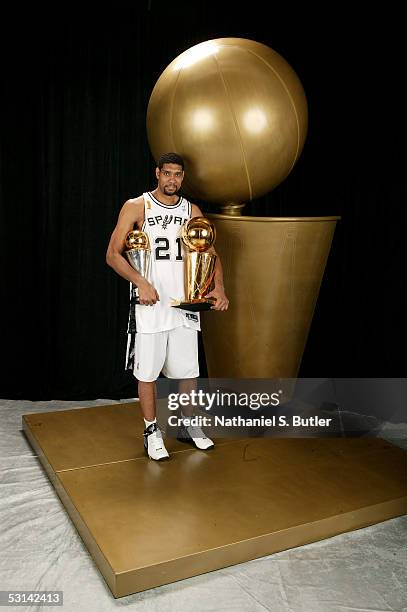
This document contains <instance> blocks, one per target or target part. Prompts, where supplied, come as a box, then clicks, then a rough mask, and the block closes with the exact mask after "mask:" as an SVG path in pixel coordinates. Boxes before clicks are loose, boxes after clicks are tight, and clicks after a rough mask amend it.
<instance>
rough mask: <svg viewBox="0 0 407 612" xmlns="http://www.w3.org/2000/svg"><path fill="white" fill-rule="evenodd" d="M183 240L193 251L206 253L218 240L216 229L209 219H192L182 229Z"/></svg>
mask: <svg viewBox="0 0 407 612" xmlns="http://www.w3.org/2000/svg"><path fill="white" fill-rule="evenodd" d="M181 239H182V242H183V243H184V244H185V246H186V247H187V248H188V249H190V250H191V251H197V252H198V253H204V252H205V251H207V250H208V249H209V248H210V247H211V246H212V245H213V244H214V242H215V240H216V229H215V226H214V224H213V223H212V221H211V220H210V219H208V218H207V217H192V219H190V220H189V221H187V223H184V225H183V226H182V229H181Z"/></svg>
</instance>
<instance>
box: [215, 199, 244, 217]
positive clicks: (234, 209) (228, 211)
mask: <svg viewBox="0 0 407 612" xmlns="http://www.w3.org/2000/svg"><path fill="white" fill-rule="evenodd" d="M244 206H246V204H245V203H243V204H242V203H238V202H227V203H226V204H221V205H220V210H221V214H222V215H231V216H233V217H239V216H240V215H241V214H242V208H243V207H244Z"/></svg>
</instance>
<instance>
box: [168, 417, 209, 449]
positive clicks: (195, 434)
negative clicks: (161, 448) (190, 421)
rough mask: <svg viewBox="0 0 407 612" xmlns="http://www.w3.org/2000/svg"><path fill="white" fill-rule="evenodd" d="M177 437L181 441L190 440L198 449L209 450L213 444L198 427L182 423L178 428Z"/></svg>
mask: <svg viewBox="0 0 407 612" xmlns="http://www.w3.org/2000/svg"><path fill="white" fill-rule="evenodd" d="M177 439H178V440H180V441H181V442H192V443H193V444H194V445H195V446H196V447H197V448H199V449H200V450H210V449H211V448H214V446H215V444H214V443H213V441H212V440H211V439H210V438H208V436H206V435H205V434H204V432H203V431H202V429H201V428H200V427H196V426H194V425H188V426H186V425H185V423H182V425H181V426H180V428H179V430H178V436H177Z"/></svg>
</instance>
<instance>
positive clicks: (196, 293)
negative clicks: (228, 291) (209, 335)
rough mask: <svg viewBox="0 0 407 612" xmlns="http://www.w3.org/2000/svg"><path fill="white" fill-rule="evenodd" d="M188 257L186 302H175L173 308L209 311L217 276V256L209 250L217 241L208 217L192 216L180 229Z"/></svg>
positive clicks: (186, 258) (212, 301) (212, 303)
mask: <svg viewBox="0 0 407 612" xmlns="http://www.w3.org/2000/svg"><path fill="white" fill-rule="evenodd" d="M181 240H182V242H183V243H184V245H185V248H186V250H187V252H186V255H185V281H184V283H185V300H183V301H174V302H173V303H172V304H171V306H173V307H174V308H182V309H183V310H191V311H200V310H210V308H211V307H212V306H213V305H214V304H215V302H216V300H215V298H206V297H205V295H206V294H207V293H209V291H210V289H211V285H212V281H213V277H214V275H215V263H216V255H213V254H212V253H208V252H207V251H208V249H210V247H211V246H212V245H213V244H214V242H215V240H216V230H215V226H214V224H213V223H212V222H211V221H210V220H209V219H206V217H193V218H192V219H190V220H189V221H187V222H186V223H185V224H184V225H183V226H182V230H181Z"/></svg>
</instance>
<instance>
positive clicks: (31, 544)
mask: <svg viewBox="0 0 407 612" xmlns="http://www.w3.org/2000/svg"><path fill="white" fill-rule="evenodd" d="M115 403H117V402H115V401H112V400H104V399H101V400H97V401H93V402H89V401H88V402H60V401H53V402H30V401H14V400H0V416H1V426H0V427H1V431H0V434H1V438H0V439H1V455H0V469H1V477H0V485H1V499H0V512H1V514H0V521H1V522H0V549H1V557H0V568H1V575H0V589H1V590H11V589H14V590H16V589H18V590H62V591H63V592H64V607H63V609H64V610H68V611H71V610H72V612H73V611H75V612H76V611H82V610H84V611H85V610H86V611H87V612H93V611H97V612H103V611H105V610H115V609H120V608H123V607H125V608H126V609H127V610H137V611H139V610H140V611H141V610H143V611H159V612H166V611H171V612H173V611H174V612H179V611H180V610H182V611H184V610H187V611H194V612H195V611H200V610H202V611H212V610H213V611H215V610H216V611H226V610H232V611H236V612H257V611H261V610H272V611H273V612H274V611H275V612H280V611H281V612H283V611H284V612H285V611H290V612H344V611H348V610H349V611H352V612H353V611H358V612H362V611H363V612H364V611H366V612H367V611H369V612H370V611H375V612H379V611H383V612H384V611H386V612H389V611H397V612H401V611H403V612H407V516H404V517H400V518H397V519H393V520H390V521H386V522H384V523H380V524H379V525H374V526H372V527H368V528H366V529H361V530H358V531H354V532H351V533H346V534H343V535H340V536H336V537H333V538H330V539H328V540H324V541H322V542H317V543H315V544H310V545H307V546H301V547H299V548H294V549H291V550H288V551H284V552H281V553H277V554H274V555H270V556H268V557H263V558H261V559H257V560H254V561H250V562H248V563H243V564H241V565H236V566H233V567H229V568H227V569H223V570H218V571H215V572H211V573H208V574H204V575H201V576H197V577H195V578H190V579H188V580H184V581H180V582H177V583H174V584H170V585H167V586H163V587H159V588H156V589H151V590H149V591H145V592H143V593H139V594H136V595H132V596H129V597H123V598H121V599H118V600H115V599H114V598H113V597H112V595H111V593H110V591H109V589H108V588H107V586H106V584H105V582H104V580H103V578H102V576H101V575H100V574H99V571H98V570H97V568H96V567H95V565H94V564H93V561H92V559H91V557H90V555H89V553H88V552H87V550H86V548H85V546H84V545H83V543H82V540H81V539H80V537H79V535H78V534H77V532H76V530H75V528H74V526H73V525H72V523H71V521H70V519H69V517H68V516H67V514H66V513H65V510H64V508H63V506H62V504H61V502H60V501H59V498H58V496H57V495H56V493H55V491H54V489H53V487H52V485H51V484H50V482H49V481H48V478H47V476H46V475H45V473H44V471H43V469H42V467H41V465H40V463H39V461H38V459H37V457H36V456H35V455H34V453H33V451H32V449H31V447H30V446H29V444H28V443H27V441H26V438H25V436H24V435H23V433H22V431H21V417H22V415H23V414H29V413H34V412H46V411H52V410H66V409H67V408H71V407H82V406H97V405H106V404H115ZM381 437H383V438H386V439H387V440H389V441H391V442H393V443H394V444H397V445H398V446H401V447H403V448H405V449H406V450H407V427H406V425H402V424H400V425H399V426H394V425H392V426H390V424H384V425H383V427H382V431H381ZM8 609H16V610H22V609H25V610H37V609H38V610H40V609H43V608H39V607H37V606H31V607H28V606H25V607H17V606H15V607H11V608H10V607H9V608H8ZM47 609H49V608H47Z"/></svg>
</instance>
